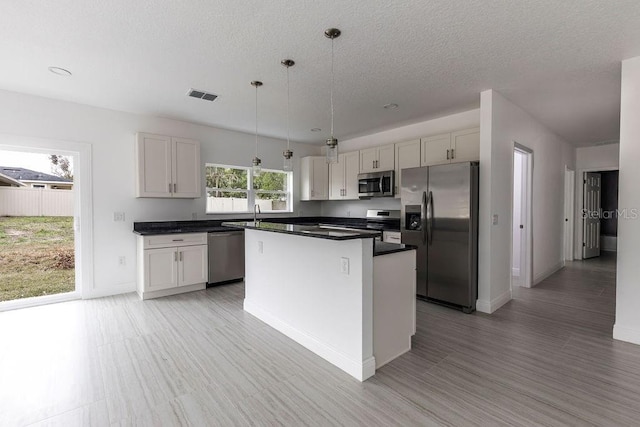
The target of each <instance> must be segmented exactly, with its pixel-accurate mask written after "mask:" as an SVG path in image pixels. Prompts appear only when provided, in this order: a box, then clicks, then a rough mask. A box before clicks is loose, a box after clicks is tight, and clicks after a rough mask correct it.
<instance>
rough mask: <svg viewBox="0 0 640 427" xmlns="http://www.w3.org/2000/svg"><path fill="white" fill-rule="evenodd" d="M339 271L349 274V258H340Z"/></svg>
mask: <svg viewBox="0 0 640 427" xmlns="http://www.w3.org/2000/svg"><path fill="white" fill-rule="evenodd" d="M340 272H341V273H343V274H349V258H344V257H342V258H340Z"/></svg>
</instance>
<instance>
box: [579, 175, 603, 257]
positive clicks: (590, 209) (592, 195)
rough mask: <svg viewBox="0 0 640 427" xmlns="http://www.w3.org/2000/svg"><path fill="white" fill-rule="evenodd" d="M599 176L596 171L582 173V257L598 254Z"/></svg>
mask: <svg viewBox="0 0 640 427" xmlns="http://www.w3.org/2000/svg"><path fill="white" fill-rule="evenodd" d="M600 183H601V176H600V174H599V173H597V172H585V173H584V197H583V203H584V207H583V210H582V214H583V233H582V239H583V242H582V258H584V259H586V258H594V257H597V256H600V203H601V193H600Z"/></svg>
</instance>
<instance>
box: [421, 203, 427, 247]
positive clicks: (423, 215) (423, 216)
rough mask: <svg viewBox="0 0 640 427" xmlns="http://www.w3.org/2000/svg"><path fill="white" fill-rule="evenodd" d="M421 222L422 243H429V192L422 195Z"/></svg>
mask: <svg viewBox="0 0 640 427" xmlns="http://www.w3.org/2000/svg"><path fill="white" fill-rule="evenodd" d="M420 222H421V223H422V224H421V226H422V243H425V244H426V243H427V192H426V191H425V192H423V193H422V203H421V204H420Z"/></svg>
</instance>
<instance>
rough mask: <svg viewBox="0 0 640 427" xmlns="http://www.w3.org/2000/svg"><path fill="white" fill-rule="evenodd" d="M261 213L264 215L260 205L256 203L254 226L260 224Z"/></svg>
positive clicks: (254, 206) (254, 207)
mask: <svg viewBox="0 0 640 427" xmlns="http://www.w3.org/2000/svg"><path fill="white" fill-rule="evenodd" d="M259 213H262V211H260V205H259V204H257V203H256V204H255V205H253V223H254V224H257V223H258V214H259Z"/></svg>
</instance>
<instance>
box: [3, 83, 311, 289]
mask: <svg viewBox="0 0 640 427" xmlns="http://www.w3.org/2000/svg"><path fill="white" fill-rule="evenodd" d="M137 131H142V132H150V133H158V134H164V135H172V136H181V137H185V138H192V139H196V140H199V141H201V142H202V153H201V159H202V162H203V164H204V163H206V162H219V163H225V164H233V165H245V166H250V164H251V159H252V158H253V156H254V137H253V136H252V135H250V134H244V133H240V132H233V131H228V130H223V129H217V128H212V127H208V126H202V125H195V124H191V123H187V122H182V121H177V120H171V119H164V118H157V117H150V116H142V115H137V114H131V113H124V112H118V111H112V110H106V109H101V108H94V107H88V106H84V105H80V104H74V103H70V102H64V101H57V100H51V99H47V98H40V97H36V96H31V95H25V94H18V93H14V92H7V91H0V134H4V135H3V138H2V141H10V140H11V135H15V136H26V137H36V138H44V139H55V140H62V141H70V142H84V143H88V144H90V145H91V147H92V157H93V161H92V165H91V168H92V178H93V183H92V195H93V224H94V231H93V248H92V249H93V254H94V259H95V266H94V281H93V283H92V284H90V290H89V291H88V292H86V293H85V295H87V296H100V295H109V294H116V293H121V292H130V291H134V290H135V280H136V257H135V253H136V252H135V244H136V243H135V242H136V241H135V238H134V235H133V233H132V232H131V230H132V228H133V225H132V224H133V222H134V221H148V220H187V219H191V216H192V213H196V214H197V216H198V218H201V219H202V218H221V216H211V215H209V216H205V214H204V212H205V203H206V201H205V198H204V197H201V198H199V199H195V200H172V199H169V200H167V199H136V198H135V191H134V185H135V177H134V135H135V133H136V132H137ZM16 139H19V138H16ZM260 142H261V145H260V157H261V158H262V160H263V165H264V167H265V168H275V169H277V168H280V167H281V164H282V150H283V148H284V147H285V142H284V141H280V140H275V139H271V138H261V139H260ZM18 145H19V144H18ZM292 149H293V151H294V156H295V158H296V160H298V159H299V157H302V156H306V155H316V154H319V152H320V149H319V148H318V147H315V146H310V145H304V144H293V148H292ZM298 171H299V161H296V162H295V170H294V176H296V178H294V209H295V210H296V212H297V211H298V210H299V209H300V206H302V208H303V209H304V211H305V212H304V213H305V215H313V214H319V212H320V207H319V205H318V204H317V203H315V202H313V203H309V202H305V204H304V205H300V203H299V202H298V200H299V197H298V193H299V180H298V179H297V176H298ZM203 180H204V177H203ZM202 192H203V195H204V185H203V190H202ZM116 211H120V212H125V214H126V221H125V222H113V213H114V212H116ZM244 216H246V215H244ZM119 256H125V257H126V259H127V265H125V266H119V265H118V257H119Z"/></svg>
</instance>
